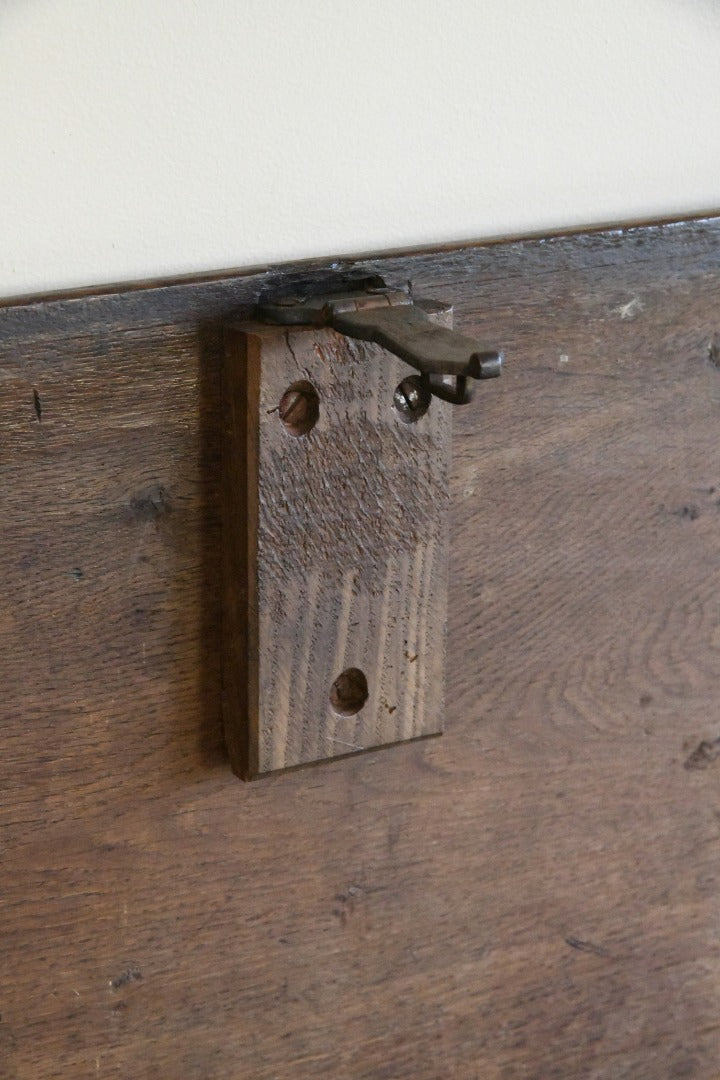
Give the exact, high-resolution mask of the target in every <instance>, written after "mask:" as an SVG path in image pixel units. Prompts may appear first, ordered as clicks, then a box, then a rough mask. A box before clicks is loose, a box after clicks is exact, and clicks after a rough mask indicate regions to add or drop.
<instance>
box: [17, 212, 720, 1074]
mask: <svg viewBox="0 0 720 1080" xmlns="http://www.w3.org/2000/svg"><path fill="white" fill-rule="evenodd" d="M510 248H511V250H510V249H505V248H503V247H491V248H487V249H484V248H479V249H468V250H466V251H465V252H457V251H455V252H451V253H448V254H443V253H437V254H435V255H429V256H420V255H418V256H408V257H406V258H404V259H403V258H401V257H393V259H390V260H386V261H383V260H378V261H376V262H375V263H373V264H372V265H375V266H379V267H385V269H386V272H388V268H389V269H390V270H391V274H389V276H392V275H395V276H396V277H397V278H398V279H401V278H402V277H403V276H404V278H405V279H407V278H411V279H412V280H413V281H415V282H416V286H421V287H422V291H423V292H425V293H427V294H429V295H436V296H439V297H441V298H444V297H446V296H447V297H449V298H450V299H452V300H453V301H455V303H456V325H458V326H459V327H460V328H466V329H468V330H471V331H473V332H477V333H478V334H480V335H482V336H484V337H489V338H490V339H491V340H496V341H498V342H499V343H500V344H502V345H503V346H504V347H505V349H506V356H507V363H506V372H505V375H504V376H503V379H501V380H500V382H499V384H498V385H497V390H495V388H493V393H492V394H488V395H484V394H483V391H482V388H481V390H480V392H479V394H478V397H477V399H476V402H475V403H473V404H472V405H471V406H468V407H467V408H466V409H464V410H462V411H461V410H456V413H455V418H454V432H453V444H454V450H453V455H454V461H453V469H452V483H451V504H452V505H451V575H450V609H449V610H450V618H449V653H448V671H447V685H448V710H447V724H446V732H445V734H444V735H443V736H442V737H441V738H440V739H435V740H429V741H427V742H419V743H414V744H409V745H405V746H399V747H396V748H393V749H387V750H383V751H381V752H378V753H377V754H370V755H365V756H358V757H356V758H351V759H347V760H343V761H338V762H332V763H329V764H326V765H323V766H321V767H318V768H311V769H302V770H298V771H297V772H294V773H287V774H283V775H279V776H277V777H269V778H267V779H264V780H263V781H261V782H259V783H257V784H250V785H243V784H240V783H238V781H237V780H236V779H235V778H234V777H233V776H232V774H231V771H230V767H229V763H228V760H227V756H226V753H225V750H224V746H223V739H222V731H221V716H220V667H219V657H220V635H219V625H220V617H219V598H220V565H219V564H220V550H221V537H220V489H219V475H220V415H221V408H220V378H219V376H220V361H221V352H222V347H221V336H220V322H219V320H221V319H224V318H226V317H228V316H229V315H230V314H232V311H233V309H234V307H235V306H237V305H238V303H239V302H242V303H244V302H246V301H247V300H248V298H249V297H251V296H252V295H253V294H254V293H256V292H257V289H258V288H259V287H260V284H261V279H262V281H264V280H266V278H267V275H265V274H264V275H261V276H260V277H258V278H252V277H246V278H242V279H241V278H238V279H233V281H231V282H227V283H224V284H223V283H218V282H210V283H206V284H202V285H198V286H197V287H196V288H197V291H195V290H194V288H193V286H192V285H191V284H183V285H179V286H176V287H174V288H175V289H176V290H177V291H175V292H174V291H173V287H168V288H164V289H159V290H150V292H149V293H143V292H128V293H126V294H124V295H123V296H119V297H107V296H106V297H99V298H97V299H94V300H93V299H92V298H78V299H75V300H70V301H67V302H66V304H65V305H63V303H62V302H60V301H53V302H52V303H49V304H48V305H42V304H40V305H35V306H27V307H8V308H7V309H6V310H4V311H3V312H2V313H0V339H1V340H2V352H1V354H0V375H1V380H0V385H1V389H2V392H1V393H0V424H1V428H0V430H2V440H1V441H0V506H1V509H2V530H1V531H0V551H1V552H2V565H3V567H4V575H5V588H4V590H3V602H2V605H0V627H1V628H2V648H1V649H0V685H1V686H2V690H3V694H2V706H1V707H0V716H1V717H2V737H3V753H2V757H1V758H0V792H1V798H0V856H1V859H2V862H1V863H0V865H1V867H2V881H1V892H0V955H1V956H2V965H1V966H0V1017H1V1019H0V1076H2V1077H3V1080H5V1078H6V1077H7V1080H45V1078H50V1077H63V1078H66V1077H73V1078H79V1080H83V1078H85V1077H87V1078H94V1077H118V1078H119V1077H126V1076H138V1077H158V1078H162V1080H215V1078H217V1080H227V1078H229V1077H232V1078H236V1077H237V1078H242V1080H246V1078H253V1080H271V1078H272V1080H274V1078H282V1080H291V1078H292V1080H297V1078H305V1077H307V1078H315V1077H327V1078H329V1080H337V1078H339V1077H348V1078H363V1080H406V1078H407V1080H439V1078H443V1080H444V1078H446V1077H454V1078H461V1080H466V1078H467V1080H475V1078H480V1080H514V1078H515V1077H530V1078H537V1080H577V1078H592V1080H618V1078H625V1077H626V1078H628V1080H629V1078H632V1080H655V1078H662V1080H665V1078H673V1080H674V1078H681V1077H692V1078H694V1080H695V1078H701V1080H716V1078H717V1076H718V1072H719V1070H720V1021H719V1019H718V1017H719V1012H720V1010H719V1006H720V936H719V934H718V927H719V926H720V757H718V756H717V754H716V753H715V749H716V747H717V740H718V737H719V736H720V716H719V715H718V709H717V684H718V676H719V675H720V605H719V603H718V596H719V595H720V592H719V588H720V559H719V558H718V552H719V544H718V537H719V535H720V532H719V531H720V444H719V441H718V437H717V431H718V424H717V421H718V410H719V409H720V370H718V359H717V358H718V354H719V353H720V346H718V345H717V339H716V334H718V333H719V332H720V327H719V326H718V306H717V297H718V289H719V288H720V259H719V258H718V252H719V251H720V224H719V223H718V222H706V223H695V224H690V225H686V226H677V227H675V228H665V229H660V230H647V231H643V230H641V231H639V232H632V233H629V234H624V235H609V236H606V237H605V238H603V237H597V236H596V237H593V238H591V239H587V238H582V237H580V238H577V239H575V240H572V239H568V238H564V239H563V240H562V241H553V242H551V243H548V244H542V243H541V242H537V241H535V242H531V243H527V244H526V245H524V246H523V245H511V246H510ZM494 267H496V269H497V272H496V273H494ZM155 302H157V303H155ZM158 312H159V313H160V316H161V317H160V316H159V315H158ZM714 341H715V342H716V344H715V345H713V342H714Z"/></svg>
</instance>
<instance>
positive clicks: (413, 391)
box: [393, 375, 431, 424]
mask: <svg viewBox="0 0 720 1080" xmlns="http://www.w3.org/2000/svg"><path fill="white" fill-rule="evenodd" d="M430 399H431V394H430V389H429V387H428V386H427V385H426V384H425V382H424V381H423V380H422V379H421V378H420V376H419V375H408V377H407V378H406V379H403V380H402V382H401V383H399V384H398V386H397V387H396V389H395V393H394V394H393V404H394V406H395V408H396V409H397V411H398V413H399V414H400V419H401V420H402V421H403V423H404V424H414V423H415V421H416V420H419V419H420V417H421V416H424V415H425V413H426V412H427V411H428V409H429V407H430Z"/></svg>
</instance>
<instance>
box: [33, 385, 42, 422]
mask: <svg viewBox="0 0 720 1080" xmlns="http://www.w3.org/2000/svg"><path fill="white" fill-rule="evenodd" d="M33 405H34V407H35V415H36V416H37V419H38V423H39V424H40V423H42V403H41V401H40V395H39V394H38V392H37V390H33Z"/></svg>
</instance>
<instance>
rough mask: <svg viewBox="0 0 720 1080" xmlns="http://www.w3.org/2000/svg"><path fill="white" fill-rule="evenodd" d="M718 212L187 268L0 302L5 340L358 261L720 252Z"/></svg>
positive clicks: (570, 264) (224, 310)
mask: <svg viewBox="0 0 720 1080" xmlns="http://www.w3.org/2000/svg"><path fill="white" fill-rule="evenodd" d="M719 240H720V215H718V212H717V211H713V213H712V214H703V215H697V216H690V217H685V218H682V219H679V220H674V219H667V218H662V219H654V220H650V221H646V222H633V223H626V224H616V225H594V226H592V227H590V228H587V229H573V230H560V231H555V232H547V233H544V234H525V235H523V236H503V237H493V238H491V239H488V240H484V241H481V242H477V241H469V242H467V241H457V242H453V243H450V244H441V245H435V246H424V247H413V248H407V249H404V250H402V251H397V250H393V251H385V252H380V253H377V252H375V253H359V254H355V255H346V256H334V257H327V258H312V259H305V260H299V261H295V262H288V263H279V264H273V265H265V266H254V267H247V268H242V269H235V270H223V271H215V272H211V273H199V274H194V275H181V276H175V277H171V278H166V279H157V280H145V281H137V282H131V283H122V284H116V285H106V286H102V287H100V288H84V289H75V290H69V291H62V292H51V293H47V294H44V295H30V296H19V297H8V298H5V299H0V342H2V341H6V342H7V341H10V342H13V343H17V342H18V340H20V339H22V338H33V339H37V338H38V337H41V338H42V337H48V338H51V337H52V336H54V335H55V334H58V333H63V334H72V333H77V334H82V333H84V332H87V330H88V329H89V328H91V327H92V326H100V325H101V326H103V327H104V328H105V329H112V327H113V326H118V325H120V324H121V323H122V324H123V325H125V326H127V324H128V322H133V323H135V324H137V325H138V326H148V325H163V324H170V323H178V322H192V321H197V320H198V319H207V318H211V319H212V318H221V319H225V318H227V317H228V316H229V315H231V314H233V313H235V312H237V311H238V310H243V309H244V310H245V312H247V310H248V308H249V307H251V306H252V305H253V304H254V303H255V302H256V300H257V296H258V294H259V292H260V290H261V288H263V287H264V286H267V285H268V284H269V283H276V282H278V283H279V282H281V281H282V282H287V281H288V279H290V280H292V278H293V277H295V276H297V275H300V276H302V275H303V274H307V273H308V272H310V271H317V270H329V269H348V268H350V267H361V268H363V269H365V270H368V271H371V272H378V273H381V274H384V275H385V276H386V277H387V278H388V280H390V281H391V282H392V281H393V280H395V281H404V280H407V278H408V276H409V275H411V276H412V278H413V279H416V280H417V281H418V282H419V283H420V284H422V282H423V280H424V279H425V278H426V277H428V276H429V275H430V274H431V273H432V276H433V278H434V279H435V280H437V279H438V276H440V278H442V277H445V278H447V280H448V282H449V283H451V282H452V280H453V278H454V277H457V275H458V274H460V275H462V274H463V272H464V271H466V270H467V267H468V265H472V267H473V271H474V272H475V273H479V274H483V275H486V276H487V278H488V280H502V279H504V278H512V277H513V276H517V275H519V274H520V273H526V272H527V270H528V268H529V266H530V267H531V266H532V264H533V263H534V262H537V264H538V272H550V271H557V270H559V269H581V268H583V267H598V266H600V265H607V264H608V263H613V262H635V261H643V260H647V259H651V258H655V257H657V255H658V249H661V250H662V252H663V254H664V256H665V257H667V256H669V255H672V257H680V258H683V259H684V260H687V259H697V260H699V261H702V260H706V259H707V258H708V257H710V258H716V257H717V245H718V241H719Z"/></svg>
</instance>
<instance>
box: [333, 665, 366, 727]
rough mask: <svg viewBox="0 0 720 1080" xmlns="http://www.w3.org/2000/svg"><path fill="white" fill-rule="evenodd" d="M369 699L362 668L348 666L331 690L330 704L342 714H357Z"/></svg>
mask: <svg viewBox="0 0 720 1080" xmlns="http://www.w3.org/2000/svg"><path fill="white" fill-rule="evenodd" d="M367 699H368V684H367V679H366V678H365V675H364V674H363V672H362V671H361V670H360V668H356V667H351V668H346V669H345V671H343V672H341V674H340V675H338V677H337V679H336V680H335V682H334V683H333V684H332V689H331V691H330V704H331V705H332V707H333V709H334V710H335V712H336V713H339V715H340V716H355V714H356V713H359V712H360V710H361V709H362V707H363V705H364V704H365V702H366V701H367Z"/></svg>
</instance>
